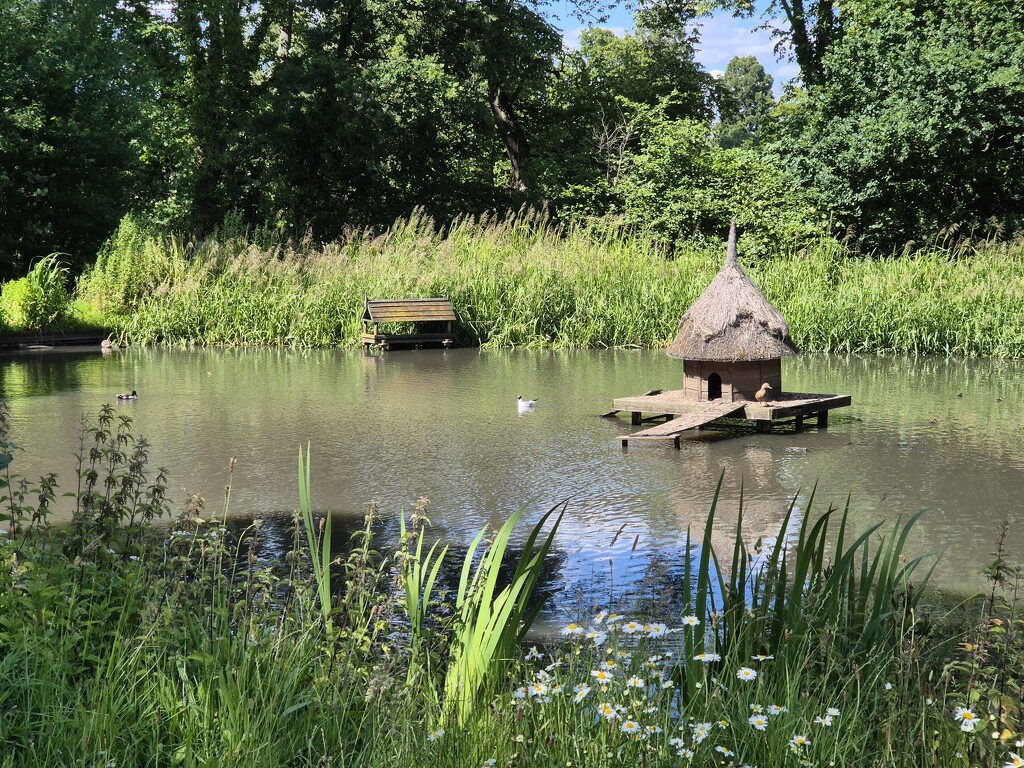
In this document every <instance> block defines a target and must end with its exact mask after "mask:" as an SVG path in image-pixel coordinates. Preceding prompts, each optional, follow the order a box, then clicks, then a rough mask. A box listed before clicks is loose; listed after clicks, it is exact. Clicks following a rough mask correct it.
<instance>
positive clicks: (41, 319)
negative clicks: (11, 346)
mask: <svg viewBox="0 0 1024 768" xmlns="http://www.w3.org/2000/svg"><path fill="white" fill-rule="evenodd" d="M67 275H68V268H67V267H66V266H64V264H62V263H61V261H60V260H59V259H58V254H55V253H51V254H50V255H49V256H46V257H45V258H42V259H40V260H39V261H38V262H36V264H35V266H34V267H32V269H31V271H30V272H29V273H28V275H27V276H25V277H22V278H20V279H18V280H12V281H10V282H9V283H6V284H5V285H4V287H3V291H2V292H0V314H2V315H3V317H4V320H5V322H6V324H7V325H8V326H9V327H10V328H11V329H12V330H15V331H29V330H33V331H34V330H43V329H45V328H52V327H55V326H58V325H60V324H61V322H62V321H63V320H64V317H65V315H66V314H67V309H68V306H69V304H70V301H71V298H70V296H69V294H68V288H67Z"/></svg>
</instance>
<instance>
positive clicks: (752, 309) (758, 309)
mask: <svg viewBox="0 0 1024 768" xmlns="http://www.w3.org/2000/svg"><path fill="white" fill-rule="evenodd" d="M797 353H798V350H797V348H796V346H795V345H794V344H793V342H792V340H791V339H790V338H789V326H787V325H786V321H785V319H783V317H782V314H781V313H780V312H779V310H777V309H776V308H775V307H773V306H772V305H771V304H770V303H769V302H768V300H767V299H766V298H765V297H764V295H763V294H762V293H761V291H759V290H758V289H757V286H756V285H754V283H753V282H752V281H751V280H750V278H749V277H747V273H746V272H744V271H743V268H742V267H741V266H740V263H739V260H738V259H737V258H736V223H735V222H733V223H732V226H731V227H730V228H729V247H728V255H727V256H726V258H725V264H723V265H722V268H721V269H720V270H719V271H718V274H717V275H716V276H715V279H714V280H712V281H711V284H710V285H709V286H708V287H707V289H706V290H705V291H704V293H703V294H701V296H700V298H699V299H697V301H695V302H694V303H693V306H691V307H690V309H689V310H687V312H686V314H685V315H683V319H682V320H681V321H680V322H679V330H678V331H677V333H676V337H675V340H674V341H673V342H672V344H671V345H669V348H668V355H669V357H674V358H677V359H679V360H682V361H683V392H684V398H685V399H686V400H693V401H696V402H707V401H712V400H722V401H724V402H736V401H753V400H755V396H756V395H757V394H758V392H759V391H760V393H761V396H760V397H756V399H757V400H765V399H769V400H770V399H771V396H770V393H781V392H782V358H783V357H784V356H786V355H795V354H797ZM766 384H767V385H768V387H765V386H764V385H766ZM769 388H770V389H769ZM766 392H767V393H769V394H768V395H767V396H766Z"/></svg>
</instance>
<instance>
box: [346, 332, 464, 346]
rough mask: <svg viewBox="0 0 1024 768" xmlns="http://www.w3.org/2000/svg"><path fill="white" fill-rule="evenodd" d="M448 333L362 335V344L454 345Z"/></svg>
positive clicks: (453, 340)
mask: <svg viewBox="0 0 1024 768" xmlns="http://www.w3.org/2000/svg"><path fill="white" fill-rule="evenodd" d="M454 343H455V337H454V336H453V335H452V334H450V333H364V334H363V344H386V345H388V346H392V347H398V346H401V345H403V344H454Z"/></svg>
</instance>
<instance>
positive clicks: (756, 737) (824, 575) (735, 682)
mask: <svg viewBox="0 0 1024 768" xmlns="http://www.w3.org/2000/svg"><path fill="white" fill-rule="evenodd" d="M146 451H147V445H146V443H145V441H144V440H143V439H142V438H135V437H134V436H133V434H132V431H131V420H130V419H128V418H127V417H119V416H117V415H116V414H115V413H113V412H112V411H110V410H109V409H107V408H104V409H103V410H102V411H101V412H100V414H99V417H98V418H97V420H96V424H95V426H87V427H85V428H84V430H83V433H82V440H81V444H80V456H81V459H80V473H79V474H80V484H79V485H78V488H77V489H76V490H75V491H74V492H73V496H74V497H75V500H76V502H77V503H76V505H75V509H76V511H75V518H74V520H73V522H72V524H71V525H69V526H66V527H60V528H58V527H54V526H51V525H50V524H49V506H50V504H51V503H52V501H53V499H54V498H56V493H57V492H58V484H57V480H56V478H54V477H52V476H47V477H46V478H43V480H41V481H40V482H38V483H33V482H29V481H26V480H25V479H24V478H19V477H18V476H17V475H16V474H14V469H13V468H14V467H16V465H17V461H16V452H17V451H16V448H15V446H14V445H13V444H12V443H11V441H10V437H9V435H8V432H7V409H6V405H4V404H2V403H0V519H2V525H3V530H4V533H3V534H0V565H2V567H0V713H2V717H0V739H2V740H3V744H4V750H3V752H2V753H0V766H5V767H6V766H11V767H12V768H13V766H19V768H20V767H23V766H25V767H29V768H31V767H32V766H47V767H48V768H49V767H50V766H89V767H90V768H91V767H92V766H107V765H115V766H120V765H133V766H135V765H139V766H164V765H174V766H177V765H180V766H228V767H233V766H238V767H239V768H242V766H245V768H253V767H255V768H262V767H263V766H267V767H268V768H270V767H271V766H274V767H278V766H370V767H376V766H380V767H381V768H384V767H385V766H394V765H421V764H430V765H432V766H436V767H437V768H456V766H458V767H459V768H464V767H465V766H471V767H473V766H480V767H481V768H482V767H483V766H485V765H490V764H491V763H490V762H488V761H492V760H493V761H494V762H493V764H494V765H497V766H503V767H505V766H509V767H511V766H538V767H542V768H548V767H550V768H556V766H557V767H558V768H564V766H567V765H573V766H595V767H598V768H603V767H605V766H607V767H608V768H612V766H616V767H617V766H622V765H642V766H652V767H653V766H656V767H659V768H660V767H664V768H668V767H669V766H672V767H673V768H677V767H678V766H679V765H695V766H711V765H715V766H741V765H760V766H786V765H793V766H798V765H803V764H807V763H814V764H816V765H837V766H878V767H879V768H881V767H882V766H887V767H888V766H963V768H968V766H977V765H984V766H991V765H996V766H999V765H1012V764H1014V763H1015V757H1014V753H1015V752H1016V753H1020V752H1021V751H1022V750H1021V749H1020V748H1019V746H1015V744H1017V745H1019V743H1020V742H1021V740H1022V739H1024V735H1022V725H1021V707H1022V695H1021V694H1022V686H1024V615H1022V611H1021V606H1020V602H1019V598H1020V588H1021V572H1020V570H1019V569H1017V568H1014V567H1012V566H1011V564H1009V563H1007V562H1006V561H1005V559H1004V557H1003V556H1002V555H1001V554H999V553H1001V552H1002V551H1003V549H1002V541H1003V540H1004V539H1005V537H1006V535H1007V530H1008V529H1007V528H1006V527H1004V528H1003V529H1002V531H1000V532H999V536H998V538H997V545H996V551H997V557H996V560H995V561H994V562H993V563H992V565H991V566H990V567H989V568H988V569H987V575H988V577H989V579H990V583H991V590H990V591H989V592H988V593H987V594H985V595H979V596H976V597H974V598H970V599H967V600H962V601H961V602H960V603H959V604H958V605H956V606H955V607H954V609H952V610H945V609H944V610H943V611H942V613H941V615H940V614H939V613H936V610H937V609H936V608H934V606H933V607H931V608H929V601H928V600H927V599H926V598H925V597H923V594H924V592H923V590H924V589H925V588H926V586H927V576H928V567H929V565H930V562H929V561H927V560H921V559H919V560H908V559H907V558H906V556H905V553H904V552H903V544H904V541H905V540H906V536H907V534H908V533H909V531H910V530H911V529H912V528H913V525H914V524H915V519H910V520H907V521H906V522H904V523H902V524H897V525H895V526H882V527H879V528H875V529H871V530H869V531H867V532H863V533H861V534H858V535H854V534H853V533H852V532H851V531H849V530H847V516H846V513H845V511H844V510H841V509H832V508H829V509H826V510H824V511H819V510H816V508H815V502H814V501H813V498H809V499H804V500H802V501H801V504H800V507H801V511H802V512H803V514H804V516H805V517H804V520H805V522H804V524H803V525H802V526H801V528H800V530H799V532H798V534H797V535H796V537H795V539H794V540H792V541H789V542H785V543H784V542H776V543H770V544H769V545H768V546H767V548H766V549H764V550H763V551H757V550H756V549H748V548H747V547H746V546H745V545H744V544H743V542H742V541H741V540H740V539H739V538H738V533H737V538H736V540H735V545H734V547H733V549H732V551H731V552H719V553H715V552H713V551H712V548H711V545H710V542H711V531H712V529H713V527H714V526H715V513H716V509H717V506H718V502H717V500H716V502H715V503H714V505H713V506H712V509H711V510H709V515H708V518H707V523H706V526H705V528H704V530H703V531H699V532H695V535H694V537H693V539H692V541H691V542H690V546H689V550H690V551H689V552H688V553H685V554H684V556H687V560H686V562H687V563H689V565H688V566H687V572H686V574H685V576H684V578H683V579H682V583H681V584H679V585H678V587H677V588H678V590H679V591H680V592H681V593H682V594H683V595H684V596H685V598H684V599H685V602H686V607H685V609H684V611H683V614H682V615H661V614H660V613H659V612H658V611H659V605H661V604H660V603H658V602H657V601H650V606H653V608H651V607H648V609H647V612H646V613H644V614H634V613H627V614H625V615H622V616H616V615H614V614H613V613H609V612H608V611H607V610H606V611H602V612H600V613H598V614H597V615H594V614H592V613H591V612H590V611H589V610H587V611H583V612H581V615H580V616H578V617H574V618H575V621H572V622H569V621H568V619H569V618H570V617H567V623H566V625H565V627H564V629H563V631H562V633H561V635H560V636H559V637H548V638H546V639H543V640H538V641H537V645H539V646H541V647H540V648H538V647H530V648H527V647H526V643H523V642H522V641H523V638H524V637H525V633H526V632H527V631H528V630H529V627H530V624H531V622H532V617H533V612H534V610H535V607H536V606H535V603H532V602H531V600H530V599H529V593H532V592H533V590H534V589H535V587H536V584H537V581H536V578H537V576H536V574H537V568H538V566H539V565H540V564H541V563H542V562H543V560H544V558H545V556H546V553H547V552H548V547H551V546H556V545H557V544H556V542H554V541H553V540H552V536H553V535H554V527H552V528H549V530H548V533H547V534H545V533H544V532H543V530H542V528H544V527H545V526H544V523H545V521H550V522H552V523H556V513H558V514H560V512H559V511H560V510H561V509H562V508H563V507H562V506H561V505H560V506H559V507H556V508H555V509H554V510H552V511H551V512H549V513H548V514H547V515H545V516H544V518H542V519H541V520H540V521H539V522H538V523H537V524H536V526H535V527H534V529H533V532H532V534H531V535H530V536H529V537H528V539H527V541H528V542H530V544H528V545H527V546H526V547H525V548H524V551H523V553H522V554H521V556H520V557H519V559H518V561H517V562H516V563H509V562H506V563H504V566H505V567H504V568H502V569H501V572H502V573H504V576H500V575H499V566H501V565H502V561H504V560H506V559H508V558H507V553H506V552H505V551H504V546H505V542H506V541H507V539H508V535H509V533H510V532H511V527H512V526H513V525H515V524H516V523H515V519H516V516H515V515H513V516H512V518H510V522H509V524H508V525H506V526H505V527H504V528H503V529H501V530H499V531H497V532H483V533H482V534H481V537H480V538H479V539H478V540H477V543H476V547H475V551H470V552H469V553H467V555H466V557H465V561H464V564H463V567H462V574H463V577H462V578H461V579H460V580H459V581H460V583H459V585H455V584H447V585H443V584H442V583H441V582H442V581H444V578H445V577H442V576H440V575H439V574H440V571H439V569H437V568H436V567H435V566H436V564H437V562H438V561H439V560H440V559H441V558H443V557H444V556H445V554H444V550H443V548H438V549H432V550H429V551H428V554H427V555H426V556H424V555H423V547H422V542H423V530H424V528H423V526H425V525H427V521H426V520H425V519H424V518H423V515H422V513H423V511H424V510H423V509H417V511H416V514H415V515H414V517H413V522H412V525H411V527H410V529H408V530H407V531H406V536H405V537H404V538H403V541H402V543H401V544H400V547H399V551H398V552H394V553H389V552H380V551H377V549H376V547H375V543H374V539H373V535H374V530H375V522H376V520H377V516H376V510H375V509H373V508H371V510H370V513H369V514H368V516H367V519H366V525H365V527H364V528H363V529H362V530H361V531H360V532H359V533H358V534H357V536H356V537H355V539H354V541H353V543H352V546H351V547H350V548H349V549H348V551H347V552H346V553H345V554H342V555H334V554H333V553H332V551H331V550H330V548H329V539H328V536H329V533H328V527H327V522H326V520H327V517H326V516H324V515H323V514H322V513H317V512H314V508H315V505H314V501H313V496H312V493H311V487H310V486H311V473H310V463H309V455H308V452H307V453H306V454H305V455H304V456H303V454H300V463H299V472H298V475H299V494H298V495H299V511H298V512H297V513H296V514H295V516H294V519H293V531H292V547H291V549H290V551H289V552H287V553H286V554H285V555H284V556H283V557H280V556H279V559H277V560H273V561H268V560H266V559H264V557H263V551H264V549H263V544H264V534H263V531H262V525H261V523H260V521H259V520H256V521H253V522H252V523H251V524H249V525H248V526H247V527H245V529H244V530H242V531H240V532H234V533H233V532H232V530H233V529H232V528H231V527H229V526H228V525H226V522H227V517H228V514H229V512H230V510H229V505H230V478H229V481H228V484H227V493H226V494H225V500H224V506H223V507H222V508H221V509H219V510H207V509H206V505H205V502H204V501H203V499H202V498H201V497H198V496H193V497H192V498H191V499H190V500H189V502H188V504H187V505H186V508H185V509H184V510H183V511H182V512H181V513H180V514H179V515H178V516H177V518H176V519H175V520H174V521H173V522H169V524H162V523H160V520H161V519H165V518H167V517H168V513H169V510H168V509H167V506H166V504H165V503H164V502H163V488H164V487H165V486H166V483H167V477H166V474H165V472H164V471H162V470H161V471H158V472H155V473H154V472H153V471H152V470H151V469H150V468H149V466H148V460H147V453H146ZM739 517H740V521H741V520H742V512H741V514H740V516H739ZM555 527H557V525H555ZM736 530H737V532H738V531H740V530H741V525H740V523H737V528H736ZM533 544H537V545H538V546H536V547H534V546H532V545H533ZM449 590H451V591H449ZM450 594H454V600H451V599H450V598H449V597H448V595H450ZM612 608H613V609H614V606H612ZM634 608H635V607H634ZM929 611H931V612H932V615H928V612H929ZM494 617H498V618H499V620H497V621H495V620H494ZM965 722H966V723H967V725H966V726H965V725H964V723H965ZM975 722H976V723H977V725H976V727H975ZM992 733H995V734H996V736H995V738H993V737H992V735H991V734H992ZM690 751H692V753H693V755H692V757H687V755H688V754H689V752H690Z"/></svg>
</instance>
